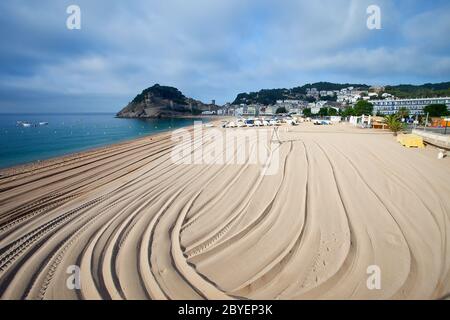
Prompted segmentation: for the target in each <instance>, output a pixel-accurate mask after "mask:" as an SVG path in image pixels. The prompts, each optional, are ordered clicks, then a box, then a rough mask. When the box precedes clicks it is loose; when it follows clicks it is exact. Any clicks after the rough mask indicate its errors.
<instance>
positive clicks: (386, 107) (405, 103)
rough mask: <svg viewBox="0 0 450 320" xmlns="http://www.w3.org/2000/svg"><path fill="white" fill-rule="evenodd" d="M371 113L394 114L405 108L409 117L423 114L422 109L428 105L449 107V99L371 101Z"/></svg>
mask: <svg viewBox="0 0 450 320" xmlns="http://www.w3.org/2000/svg"><path fill="white" fill-rule="evenodd" d="M370 102H371V103H372V104H373V112H374V113H378V112H379V113H381V114H395V113H397V112H398V110H399V109H400V108H406V109H408V110H409V113H410V114H411V115H415V114H423V113H424V112H423V108H425V107H426V106H428V105H430V104H445V105H447V108H449V107H450V97H444V98H421V99H397V100H394V99H387V100H372V101H370Z"/></svg>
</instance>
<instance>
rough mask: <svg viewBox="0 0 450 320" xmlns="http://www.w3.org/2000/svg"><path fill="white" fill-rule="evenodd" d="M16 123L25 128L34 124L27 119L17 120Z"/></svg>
mask: <svg viewBox="0 0 450 320" xmlns="http://www.w3.org/2000/svg"><path fill="white" fill-rule="evenodd" d="M16 123H17V125H18V126H22V127H25V128H29V127H31V126H32V124H31V123H30V122H27V121H17V122H16Z"/></svg>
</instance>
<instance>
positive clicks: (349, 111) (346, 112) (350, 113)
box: [342, 107, 355, 117]
mask: <svg viewBox="0 0 450 320" xmlns="http://www.w3.org/2000/svg"><path fill="white" fill-rule="evenodd" d="M354 115H355V110H354V109H353V108H352V107H348V108H347V109H345V110H343V111H342V116H344V117H349V116H354Z"/></svg>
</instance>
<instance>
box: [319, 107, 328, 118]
mask: <svg viewBox="0 0 450 320" xmlns="http://www.w3.org/2000/svg"><path fill="white" fill-rule="evenodd" d="M318 115H319V116H320V117H326V116H327V115H328V108H320V110H319V113H318Z"/></svg>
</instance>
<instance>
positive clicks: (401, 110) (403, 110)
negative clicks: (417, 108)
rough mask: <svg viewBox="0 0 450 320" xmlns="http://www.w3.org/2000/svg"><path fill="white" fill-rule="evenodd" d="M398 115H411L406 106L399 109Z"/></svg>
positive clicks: (406, 116)
mask: <svg viewBox="0 0 450 320" xmlns="http://www.w3.org/2000/svg"><path fill="white" fill-rule="evenodd" d="M397 114H398V116H399V117H400V119H401V118H408V117H409V110H408V109H407V108H405V107H401V108H400V109H398V112H397Z"/></svg>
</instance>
